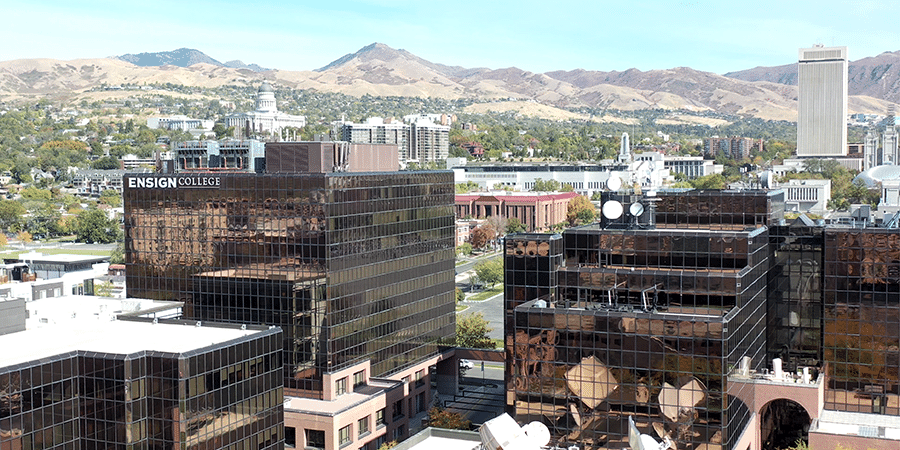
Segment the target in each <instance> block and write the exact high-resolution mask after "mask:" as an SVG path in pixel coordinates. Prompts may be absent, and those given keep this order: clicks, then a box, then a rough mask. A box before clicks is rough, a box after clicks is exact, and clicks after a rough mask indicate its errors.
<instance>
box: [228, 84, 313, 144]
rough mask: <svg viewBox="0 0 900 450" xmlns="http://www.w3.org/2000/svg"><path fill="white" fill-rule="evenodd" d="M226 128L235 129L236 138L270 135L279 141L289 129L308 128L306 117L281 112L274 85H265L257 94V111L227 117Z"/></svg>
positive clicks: (261, 86)
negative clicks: (282, 134)
mask: <svg viewBox="0 0 900 450" xmlns="http://www.w3.org/2000/svg"><path fill="white" fill-rule="evenodd" d="M225 126H226V127H234V130H235V136H236V137H237V136H240V137H250V136H257V135H269V136H273V137H275V138H276V139H278V138H280V136H281V133H282V131H284V130H285V129H287V128H303V127H304V126H306V117H304V116H295V115H291V114H286V113H282V112H279V111H278V106H277V104H276V101H275V91H274V90H273V89H272V85H270V84H269V83H263V84H262V85H260V86H259V90H258V91H257V94H256V110H255V111H250V112H245V113H237V114H230V115H227V116H225Z"/></svg>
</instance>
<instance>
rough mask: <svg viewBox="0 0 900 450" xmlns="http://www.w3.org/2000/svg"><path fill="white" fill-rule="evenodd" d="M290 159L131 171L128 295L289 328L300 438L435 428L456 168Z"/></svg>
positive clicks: (448, 303) (287, 378) (286, 360)
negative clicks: (430, 412)
mask: <svg viewBox="0 0 900 450" xmlns="http://www.w3.org/2000/svg"><path fill="white" fill-rule="evenodd" d="M375 147H377V148H379V149H381V150H384V147H378V146H375ZM286 150H288V149H286V148H282V147H278V146H275V147H272V148H270V149H268V148H267V157H266V164H265V165H266V172H265V173H230V172H229V173H220V172H206V173H180V174H164V175H147V176H131V175H126V177H125V182H126V189H125V193H124V200H125V205H126V213H125V231H126V240H125V247H126V254H127V255H128V256H127V261H128V262H127V264H126V266H127V284H128V293H129V296H136V297H146V298H155V299H170V300H177V301H183V302H184V303H185V306H184V315H185V318H187V319H191V320H200V321H207V320H214V321H221V322H228V323H254V324H267V325H275V326H278V327H280V328H281V329H283V330H284V333H283V339H282V347H283V349H284V357H283V374H284V388H285V395H286V397H285V425H286V436H287V440H288V442H291V441H293V442H294V444H295V445H296V446H298V447H317V448H324V449H327V450H331V449H337V448H340V447H343V446H345V445H347V444H350V443H352V444H353V445H354V448H359V447H365V446H371V447H367V448H377V445H380V442H381V441H384V440H385V439H386V440H394V439H398V438H404V437H406V436H407V435H408V434H409V433H410V432H411V431H415V430H416V429H418V427H419V426H420V425H421V419H422V418H424V416H425V411H426V408H427V406H429V405H430V404H431V401H432V397H431V388H430V386H431V382H430V380H431V379H432V377H434V376H435V373H434V366H436V365H438V364H439V363H440V362H441V361H442V360H443V358H444V357H443V355H442V353H441V351H440V349H439V347H438V345H439V343H441V342H443V340H444V339H447V338H450V337H451V336H453V334H454V332H455V310H454V304H455V297H454V257H455V246H454V239H455V237H454V236H455V226H454V216H453V203H452V201H453V192H454V188H453V183H452V174H451V173H450V172H447V171H442V172H366V173H354V172H352V171H347V172H335V171H333V168H334V167H343V166H344V163H342V162H341V161H340V160H339V159H340V158H344V157H346V156H347V155H345V154H344V153H342V152H324V153H321V154H317V155H316V156H315V157H313V156H312V155H311V154H310V155H306V156H304V157H301V155H297V154H295V152H292V151H286ZM306 150H307V151H310V152H311V151H312V150H313V149H312V148H311V147H310V148H307V149H306ZM387 151H388V152H390V151H391V150H387ZM350 160H353V158H352V157H350ZM455 369H456V368H454V370H455Z"/></svg>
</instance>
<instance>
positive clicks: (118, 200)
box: [98, 189, 122, 208]
mask: <svg viewBox="0 0 900 450" xmlns="http://www.w3.org/2000/svg"><path fill="white" fill-rule="evenodd" d="M98 201H99V202H100V203H102V204H105V205H109V206H111V207H113V208H118V207H119V206H122V194H120V193H118V192H117V191H116V190H115V189H106V190H104V191H103V192H101V193H100V198H99V200H98Z"/></svg>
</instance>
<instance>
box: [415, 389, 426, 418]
mask: <svg viewBox="0 0 900 450" xmlns="http://www.w3.org/2000/svg"><path fill="white" fill-rule="evenodd" d="M422 411H425V393H424V392H419V395H416V414H418V413H420V412H422Z"/></svg>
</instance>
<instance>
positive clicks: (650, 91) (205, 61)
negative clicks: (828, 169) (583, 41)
mask: <svg viewBox="0 0 900 450" xmlns="http://www.w3.org/2000/svg"><path fill="white" fill-rule="evenodd" d="M796 73H797V68H796V64H789V65H784V66H777V67H756V68H753V69H749V70H744V71H740V72H732V73H728V74H725V75H718V74H714V73H710V72H703V71H698V70H694V69H691V68H689V67H677V68H672V69H665V70H650V71H640V70H637V69H629V70H625V71H621V72H618V71H611V72H603V71H587V70H581V69H578V70H572V71H552V72H546V73H534V72H528V71H525V70H521V69H518V68H516V67H509V68H502V69H488V68H464V67H459V66H446V65H442V64H438V63H434V62H430V61H426V60H424V59H422V58H419V57H417V56H415V55H413V54H411V53H409V52H407V51H405V50H397V49H394V48H391V47H389V46H387V45H384V44H380V43H374V44H371V45H368V46H366V47H363V48H361V49H360V50H359V51H357V52H355V53H351V54H347V55H344V56H342V57H340V58H338V59H336V60H334V61H333V62H332V63H330V64H328V65H326V66H324V67H321V68H319V69H315V70H311V71H282V70H276V69H272V70H267V69H263V68H261V67H259V66H258V65H255V64H251V65H245V64H244V63H242V62H240V61H230V62H227V63H221V62H219V61H217V60H215V59H213V58H211V57H209V56H207V55H206V54H204V53H203V52H200V51H198V50H193V49H186V48H182V49H178V50H173V51H171V52H158V53H139V54H128V55H122V56H119V57H115V58H99V59H81V60H72V61H59V60H51V59H21V60H13V61H3V62H0V100H2V101H16V100H18V99H31V98H35V97H48V96H49V97H54V98H59V99H67V100H79V99H85V98H88V97H90V95H94V96H96V95H95V94H96V92H89V91H91V90H92V88H96V87H98V86H102V85H104V84H105V85H120V84H138V85H140V84H152V83H161V84H165V83H172V84H180V85H188V86H198V87H216V86H222V85H251V86H255V85H258V84H259V83H261V82H262V81H268V82H270V83H272V84H273V85H275V87H276V89H278V88H294V89H314V90H319V91H324V92H341V93H344V94H349V95H354V96H362V95H366V94H369V95H374V96H411V97H440V98H472V99H476V100H478V101H485V102H491V104H490V105H489V106H488V108H487V109H486V110H510V109H512V110H518V111H519V112H521V113H523V114H528V111H529V110H532V111H533V110H536V109H540V108H536V107H541V108H542V109H543V110H546V109H548V108H549V109H552V108H558V109H563V108H565V109H572V108H588V109H590V111H591V114H592V115H591V116H590V117H592V118H594V120H602V117H603V112H604V111H605V110H606V109H616V110H626V111H627V110H639V109H663V110H672V111H675V110H688V111H693V112H695V113H696V114H697V115H700V116H702V115H703V113H704V112H719V113H727V114H737V115H744V116H752V117H758V118H762V119H775V120H796V108H797V87H796V82H797V80H796V78H797V77H796ZM849 83H850V85H849V92H850V95H851V97H850V110H851V111H852V112H861V113H874V114H884V113H885V112H886V111H887V107H888V104H889V103H900V51H898V52H885V53H882V54H880V55H878V56H875V57H868V58H863V59H860V60H857V61H853V62H851V63H850V81H849ZM89 94H90V95H89ZM90 98H93V97H90ZM482 110H485V109H484V108H482Z"/></svg>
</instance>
